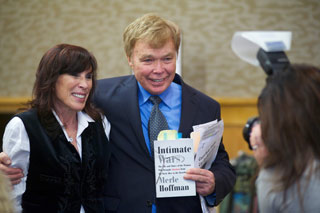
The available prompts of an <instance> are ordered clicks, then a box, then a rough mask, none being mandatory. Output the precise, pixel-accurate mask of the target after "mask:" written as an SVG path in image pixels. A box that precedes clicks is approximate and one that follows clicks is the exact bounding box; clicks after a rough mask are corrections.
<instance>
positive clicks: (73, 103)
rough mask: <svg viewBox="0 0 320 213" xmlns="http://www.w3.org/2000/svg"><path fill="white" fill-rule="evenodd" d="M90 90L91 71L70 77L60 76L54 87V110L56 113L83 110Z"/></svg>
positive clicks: (66, 75)
mask: <svg viewBox="0 0 320 213" xmlns="http://www.w3.org/2000/svg"><path fill="white" fill-rule="evenodd" d="M91 88H92V70H91V69H88V70H85V71H83V72H81V73H78V74H75V75H71V74H62V75H60V76H59V77H58V79H57V82H56V85H55V96H56V99H57V100H55V101H54V108H55V110H56V111H57V112H60V113H62V112H72V111H73V112H78V111H81V110H83V108H84V107H85V105H86V101H87V99H88V96H89V94H90V91H91Z"/></svg>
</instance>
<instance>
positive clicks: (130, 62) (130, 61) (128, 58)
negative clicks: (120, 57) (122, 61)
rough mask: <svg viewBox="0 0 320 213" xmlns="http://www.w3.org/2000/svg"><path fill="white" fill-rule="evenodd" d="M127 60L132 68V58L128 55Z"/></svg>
mask: <svg viewBox="0 0 320 213" xmlns="http://www.w3.org/2000/svg"><path fill="white" fill-rule="evenodd" d="M127 60H128V64H129V66H130V67H131V68H132V66H133V62H132V59H131V58H130V56H127Z"/></svg>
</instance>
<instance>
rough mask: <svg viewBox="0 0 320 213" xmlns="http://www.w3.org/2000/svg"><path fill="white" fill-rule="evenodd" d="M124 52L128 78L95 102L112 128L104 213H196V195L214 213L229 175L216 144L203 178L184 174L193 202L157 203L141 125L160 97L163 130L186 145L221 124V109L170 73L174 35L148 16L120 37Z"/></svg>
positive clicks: (103, 86)
mask: <svg viewBox="0 0 320 213" xmlns="http://www.w3.org/2000/svg"><path fill="white" fill-rule="evenodd" d="M123 41H124V49H125V52H126V56H127V59H128V63H129V66H130V67H131V69H132V71H133V73H134V75H130V76H122V77H117V78H111V79H102V80H100V81H99V82H98V87H97V90H96V94H95V99H94V102H95V103H96V105H97V106H98V107H99V108H101V109H102V110H103V111H104V112H105V114H106V116H107V118H108V119H109V121H110V122H111V126H112V128H111V133H110V138H111V144H112V151H113V155H112V159H111V163H110V169H111V170H110V172H109V174H110V175H109V179H108V189H107V190H108V192H109V195H110V201H109V203H108V204H107V205H108V206H109V207H110V210H114V211H116V212H165V213H167V212H175V213H177V212H183V213H186V212H192V213H196V212H202V210H201V206H200V201H199V194H200V195H203V196H206V198H207V202H208V205H210V204H211V205H212V206H213V205H218V204H219V203H220V202H221V200H222V199H223V198H224V197H225V196H226V195H227V194H228V193H229V192H230V191H231V190H232V187H233V185H234V182H235V173H234V170H233V168H232V166H231V165H230V163H229V158H228V154H227V152H226V151H225V149H224V146H223V144H222V143H221V145H220V147H219V151H218V154H217V158H216V160H215V162H214V163H213V164H212V167H211V168H210V170H205V169H191V170H190V171H188V172H187V174H186V175H185V179H190V180H195V181H196V187H197V196H190V197H173V198H156V193H155V177H154V175H155V171H154V161H153V156H152V152H151V149H150V138H149V132H148V121H149V118H150V113H151V110H152V107H153V103H152V102H151V101H150V100H149V97H150V96H159V97H160V98H161V100H162V101H161V102H160V104H159V108H160V111H161V112H162V113H163V115H164V117H165V118H166V121H167V123H168V127H169V129H172V130H177V131H179V132H181V133H182V135H183V137H190V132H191V131H192V126H193V125H197V124H201V123H206V122H209V121H212V120H215V119H220V105H219V104H218V103H217V102H216V101H215V100H213V99H211V98H210V97H208V96H206V95H204V94H203V93H201V92H199V91H197V90H195V89H193V88H192V87H190V86H188V85H187V84H186V83H184V82H183V81H182V79H181V77H180V76H179V75H178V74H176V73H175V68H176V57H177V54H178V50H179V44H180V30H179V27H178V26H177V25H176V24H174V23H173V22H171V21H168V20H165V19H163V18H161V17H159V16H156V15H153V14H147V15H144V16H142V17H141V18H138V19H136V20H135V21H134V22H133V23H131V24H130V25H129V26H128V27H127V28H126V29H125V31H124V34H123Z"/></svg>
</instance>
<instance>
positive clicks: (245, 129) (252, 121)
mask: <svg viewBox="0 0 320 213" xmlns="http://www.w3.org/2000/svg"><path fill="white" fill-rule="evenodd" d="M257 121H259V118H258V117H253V118H249V119H248V121H247V123H246V124H245V125H244V127H243V130H242V135H243V138H244V140H245V141H246V142H247V143H248V146H249V149H250V150H252V147H251V145H250V134H251V130H252V127H253V125H254V124H255V123H256V122H257Z"/></svg>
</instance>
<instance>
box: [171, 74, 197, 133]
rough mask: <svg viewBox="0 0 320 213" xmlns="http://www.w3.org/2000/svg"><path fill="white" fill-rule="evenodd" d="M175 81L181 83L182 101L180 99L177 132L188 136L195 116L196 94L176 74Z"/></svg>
mask: <svg viewBox="0 0 320 213" xmlns="http://www.w3.org/2000/svg"><path fill="white" fill-rule="evenodd" d="M174 82H175V83H178V84H181V88H182V101H181V117H180V126H179V132H181V133H182V137H183V138H189V137H190V132H191V131H192V126H193V121H194V119H195V118H196V114H197V109H198V104H197V96H196V93H194V91H193V90H191V89H190V88H189V86H188V85H187V84H185V83H184V82H183V81H182V79H181V77H180V76H179V75H177V74H176V76H175V79H174Z"/></svg>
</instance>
